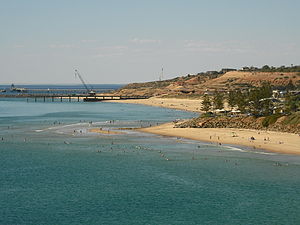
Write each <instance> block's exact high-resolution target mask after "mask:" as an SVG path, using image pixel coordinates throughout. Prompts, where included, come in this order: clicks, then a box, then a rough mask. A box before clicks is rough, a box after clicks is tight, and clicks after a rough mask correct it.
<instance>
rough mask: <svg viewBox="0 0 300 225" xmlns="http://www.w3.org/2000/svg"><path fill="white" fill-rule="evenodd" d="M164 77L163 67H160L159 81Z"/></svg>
mask: <svg viewBox="0 0 300 225" xmlns="http://www.w3.org/2000/svg"><path fill="white" fill-rule="evenodd" d="M163 79H164V68H163V67H162V68H161V74H160V76H159V81H162V80H163Z"/></svg>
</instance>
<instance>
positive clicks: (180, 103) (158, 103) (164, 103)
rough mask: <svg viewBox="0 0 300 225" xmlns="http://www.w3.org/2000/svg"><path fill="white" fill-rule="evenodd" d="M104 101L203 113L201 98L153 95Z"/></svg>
mask: <svg viewBox="0 0 300 225" xmlns="http://www.w3.org/2000/svg"><path fill="white" fill-rule="evenodd" d="M104 102H115V103H125V104H138V105H148V106H155V107H162V108H168V109H178V110H184V111H189V112H196V113H201V112H202V111H201V103H202V100H200V99H180V98H179V99H177V98H157V97H151V98H148V99H126V100H105V101H104Z"/></svg>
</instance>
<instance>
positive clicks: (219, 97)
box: [213, 92, 224, 109]
mask: <svg viewBox="0 0 300 225" xmlns="http://www.w3.org/2000/svg"><path fill="white" fill-rule="evenodd" d="M223 101H224V96H223V94H222V93H221V92H215V94H214V96H213V106H214V109H223V108H224V102H223Z"/></svg>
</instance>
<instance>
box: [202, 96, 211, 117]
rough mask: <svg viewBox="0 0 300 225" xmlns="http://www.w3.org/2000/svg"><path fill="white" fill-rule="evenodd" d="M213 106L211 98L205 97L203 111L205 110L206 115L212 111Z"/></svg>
mask: <svg viewBox="0 0 300 225" xmlns="http://www.w3.org/2000/svg"><path fill="white" fill-rule="evenodd" d="M211 106H212V104H211V102H210V98H209V96H208V95H204V96H203V101H202V107H201V110H203V111H204V112H205V113H207V112H208V111H209V110H210V109H211Z"/></svg>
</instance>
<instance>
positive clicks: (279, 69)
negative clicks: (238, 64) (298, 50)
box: [245, 65, 300, 73]
mask: <svg viewBox="0 0 300 225" xmlns="http://www.w3.org/2000/svg"><path fill="white" fill-rule="evenodd" d="M245 68H246V70H248V71H256V72H282V73H289V72H300V66H293V65H292V66H290V67H286V66H280V67H274V66H268V65H264V66H263V67H262V68H256V67H245Z"/></svg>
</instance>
